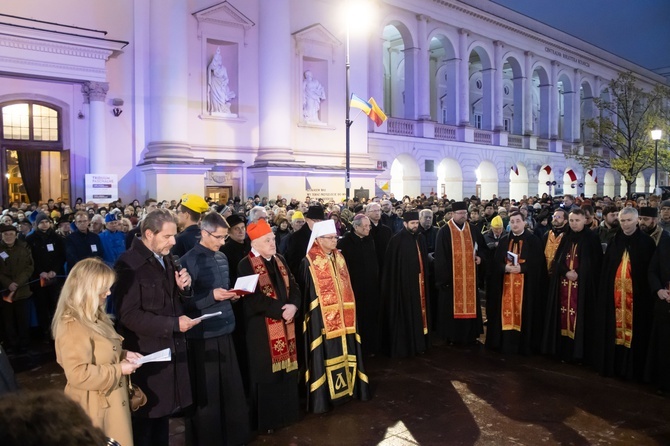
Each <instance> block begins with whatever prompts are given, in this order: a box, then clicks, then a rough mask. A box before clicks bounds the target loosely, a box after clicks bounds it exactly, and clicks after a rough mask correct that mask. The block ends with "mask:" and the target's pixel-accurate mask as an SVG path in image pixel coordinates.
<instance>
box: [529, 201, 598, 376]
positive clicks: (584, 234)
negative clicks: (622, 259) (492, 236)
mask: <svg viewBox="0 0 670 446" xmlns="http://www.w3.org/2000/svg"><path fill="white" fill-rule="evenodd" d="M568 222H569V225H570V230H569V231H568V232H566V233H565V235H564V236H563V238H562V240H561V243H560V245H559V247H558V250H557V251H556V256H555V257H554V262H553V271H552V274H551V282H550V284H549V294H548V296H549V297H548V301H547V313H546V317H545V324H544V334H543V337H542V353H543V354H548V355H552V356H556V357H558V358H559V359H561V360H563V361H569V362H577V363H580V362H586V363H589V362H590V360H591V358H592V354H593V340H594V334H595V318H596V305H595V300H596V298H597V295H598V282H599V280H600V268H601V265H602V257H603V254H602V248H601V246H600V239H599V238H598V235H597V234H596V233H594V232H593V231H591V230H590V229H589V228H587V227H586V215H585V214H584V211H583V210H581V209H573V210H572V211H570V215H569V217H568Z"/></svg>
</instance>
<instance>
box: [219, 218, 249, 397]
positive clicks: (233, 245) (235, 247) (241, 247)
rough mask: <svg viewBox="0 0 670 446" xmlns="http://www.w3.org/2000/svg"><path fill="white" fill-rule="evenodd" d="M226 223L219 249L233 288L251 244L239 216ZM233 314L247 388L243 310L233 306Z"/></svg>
mask: <svg viewBox="0 0 670 446" xmlns="http://www.w3.org/2000/svg"><path fill="white" fill-rule="evenodd" d="M226 222H227V223H228V226H230V229H229V230H228V238H227V239H226V243H225V244H224V245H223V246H222V247H221V248H219V251H221V252H222V253H223V254H225V256H226V258H227V259H228V265H229V273H228V275H229V278H230V286H231V287H233V286H235V281H236V280H237V265H238V264H239V263H240V260H242V259H243V258H245V257H246V256H247V255H249V251H251V243H250V241H249V237H247V225H246V221H245V220H244V218H243V217H241V216H240V215H239V214H232V215H229V216H228V217H227V218H226ZM233 312H234V313H235V331H233V342H234V343H235V350H236V351H237V360H238V363H239V365H240V373H241V374H242V380H243V381H244V388H245V389H248V388H249V370H248V368H249V361H248V360H247V344H246V341H245V339H244V337H245V333H246V328H245V317H244V308H243V306H242V305H233Z"/></svg>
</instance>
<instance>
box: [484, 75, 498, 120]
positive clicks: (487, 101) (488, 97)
mask: <svg viewBox="0 0 670 446" xmlns="http://www.w3.org/2000/svg"><path fill="white" fill-rule="evenodd" d="M495 78H496V70H495V68H488V69H485V70H482V129H484V130H493V113H494V111H493V105H494V91H493V90H494V86H493V83H494V82H495Z"/></svg>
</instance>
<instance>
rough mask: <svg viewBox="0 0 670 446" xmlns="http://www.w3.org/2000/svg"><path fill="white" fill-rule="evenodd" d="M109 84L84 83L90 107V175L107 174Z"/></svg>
mask: <svg viewBox="0 0 670 446" xmlns="http://www.w3.org/2000/svg"><path fill="white" fill-rule="evenodd" d="M108 90H109V83H108V82H84V84H82V86H81V92H82V94H83V95H84V103H85V104H89V107H88V115H89V116H88V117H89V119H88V122H89V126H88V173H107V162H106V161H107V160H106V157H105V154H106V149H107V148H106V144H105V140H106V136H107V135H106V132H105V97H106V96H107V91H108Z"/></svg>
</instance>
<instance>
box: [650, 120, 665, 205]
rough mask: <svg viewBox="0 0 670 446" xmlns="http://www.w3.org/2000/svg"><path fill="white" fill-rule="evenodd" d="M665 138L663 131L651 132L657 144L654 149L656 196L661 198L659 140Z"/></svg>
mask: <svg viewBox="0 0 670 446" xmlns="http://www.w3.org/2000/svg"><path fill="white" fill-rule="evenodd" d="M661 136H663V130H660V129H655V130H652V131H651V139H653V140H654V141H655V142H656V147H655V148H654V194H655V195H657V196H659V197H660V196H661V194H660V193H659V191H658V140H659V139H661Z"/></svg>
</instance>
